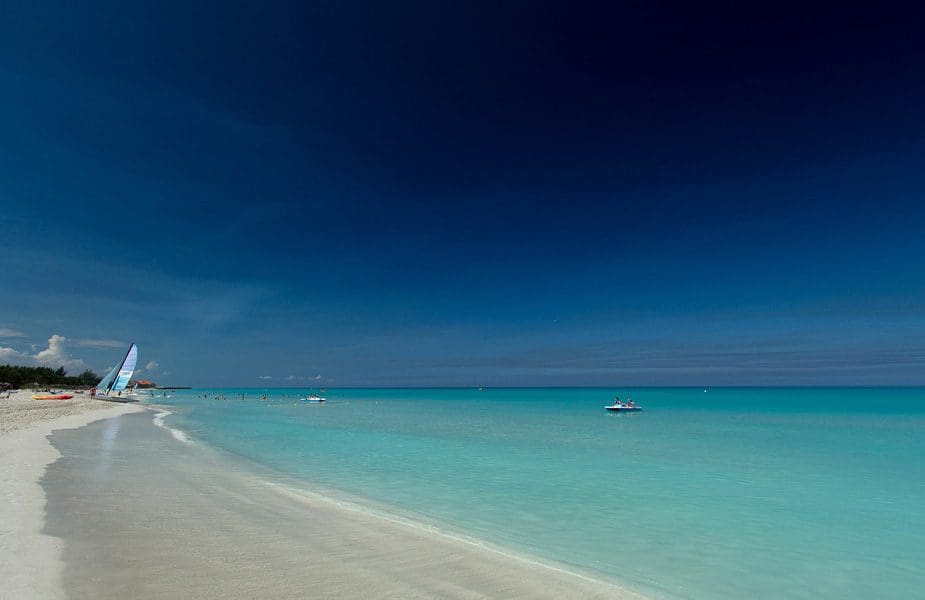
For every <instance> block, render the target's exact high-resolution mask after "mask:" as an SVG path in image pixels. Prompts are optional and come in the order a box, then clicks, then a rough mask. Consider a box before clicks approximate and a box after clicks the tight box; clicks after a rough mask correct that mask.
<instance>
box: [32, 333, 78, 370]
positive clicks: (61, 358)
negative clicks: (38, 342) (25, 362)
mask: <svg viewBox="0 0 925 600" xmlns="http://www.w3.org/2000/svg"><path fill="white" fill-rule="evenodd" d="M32 358H33V359H35V361H36V362H37V363H39V364H40V365H47V366H50V367H64V368H65V369H71V370H77V369H86V368H87V365H86V363H84V361H82V360H81V359H79V358H71V357H70V356H69V355H68V353H67V338H66V337H64V336H63V335H58V334H57V333H56V334H54V335H52V336H51V337H50V338H48V348H45V349H44V350H42V351H40V352H38V353H37V354H36V355H35V356H33V357H32Z"/></svg>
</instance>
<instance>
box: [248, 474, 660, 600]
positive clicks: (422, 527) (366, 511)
mask: <svg viewBox="0 0 925 600" xmlns="http://www.w3.org/2000/svg"><path fill="white" fill-rule="evenodd" d="M263 483H264V484H265V485H267V486H268V487H270V488H272V489H274V490H276V491H277V492H278V493H280V494H282V495H284V496H287V497H289V498H292V499H294V500H298V501H303V502H305V501H308V502H324V503H327V504H331V505H333V506H336V507H337V508H339V509H341V510H346V511H351V512H356V513H360V514H363V515H365V516H368V517H373V518H376V519H381V520H383V521H388V522H390V523H394V524H396V525H401V526H404V527H409V528H411V529H415V530H417V531H422V532H425V533H428V534H430V535H434V536H437V537H442V538H446V539H449V540H453V541H456V542H460V543H463V544H467V545H469V546H474V547H476V548H479V549H480V550H483V551H487V552H492V553H494V554H498V555H501V556H504V557H506V558H510V559H513V560H517V561H520V562H523V563H527V564H530V565H533V566H537V567H541V568H543V569H548V570H550V571H555V572H558V573H562V574H564V575H568V576H571V577H577V578H578V579H582V580H584V581H588V582H592V583H597V584H603V585H612V586H614V587H617V588H618V589H620V590H621V591H622V592H624V593H627V594H634V596H633V597H637V596H635V594H640V593H639V592H637V591H635V590H631V589H630V588H629V587H624V586H625V585H626V584H617V583H615V582H612V581H609V582H608V581H605V580H603V579H599V578H596V577H591V576H589V575H587V574H584V573H581V572H579V571H578V570H574V569H565V568H562V567H560V566H556V565H554V564H551V563H550V562H546V561H543V560H540V559H538V558H533V557H529V556H526V555H524V554H519V553H516V552H511V551H508V550H506V549H504V548H501V547H500V546H496V545H494V544H491V543H489V542H486V541H485V540H481V539H478V538H475V537H472V536H468V535H465V534H461V533H453V532H449V531H446V530H443V529H440V528H439V527H436V526H434V525H429V524H427V523H421V522H419V521H414V520H412V519H408V518H406V517H401V516H398V515H395V514H390V513H387V512H384V511H382V510H376V509H374V508H371V507H368V506H363V505H361V504H357V503H355V502H350V501H348V500H343V499H340V498H334V497H331V496H327V495H325V494H319V493H317V492H311V491H309V490H306V489H304V488H295V487H292V486H289V485H284V484H280V483H275V482H271V481H264V482H263ZM638 597H640V598H642V596H641V595H639V596H638Z"/></svg>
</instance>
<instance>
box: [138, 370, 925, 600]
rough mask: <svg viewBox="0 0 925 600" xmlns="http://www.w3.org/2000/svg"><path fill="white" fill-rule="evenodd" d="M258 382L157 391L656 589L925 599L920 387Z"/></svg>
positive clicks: (357, 490)
mask: <svg viewBox="0 0 925 600" xmlns="http://www.w3.org/2000/svg"><path fill="white" fill-rule="evenodd" d="M263 392H264V390H262V389H261V390H257V389H248V390H235V389H223V390H187V391H182V392H172V394H173V395H172V396H171V397H170V398H166V399H165V398H157V399H156V400H155V401H156V402H158V403H161V404H167V405H170V406H171V407H172V409H171V410H173V411H174V413H175V414H173V415H170V416H169V417H168V418H167V424H168V425H170V426H172V427H176V428H179V429H181V430H183V431H185V432H186V433H187V434H188V435H189V436H190V437H192V439H194V440H197V441H199V442H205V443H207V444H209V445H212V446H214V447H217V448H220V449H223V450H226V451H228V452H230V453H232V454H234V455H237V456H240V457H243V458H246V459H250V460H251V461H254V462H256V463H259V464H261V465H264V466H266V467H269V468H270V469H272V470H274V471H277V472H279V473H280V474H281V476H282V475H285V476H286V477H287V478H296V479H299V480H303V481H305V482H306V486H305V487H306V488H307V489H312V486H313V485H315V486H317V485H319V484H320V485H321V486H324V487H325V488H329V489H334V490H339V491H341V492H343V493H345V494H347V495H349V497H351V498H354V499H356V498H359V499H365V500H368V501H369V502H370V503H374V504H375V505H376V506H380V507H381V506H387V507H390V508H391V509H394V511H395V512H396V513H397V514H401V515H405V516H411V517H413V518H414V519H416V520H418V521H421V522H424V523H427V524H435V525H437V526H439V527H441V528H444V529H446V530H449V531H453V532H459V533H463V534H468V535H471V536H474V537H477V538H480V539H484V540H486V541H488V542H490V543H493V544H495V545H500V546H502V547H505V548H509V549H511V550H514V551H520V552H528V553H530V554H532V555H535V556H540V557H544V558H548V559H552V560H555V561H557V562H560V563H564V564H566V565H573V566H575V567H576V568H577V569H579V570H582V571H591V572H597V573H599V574H602V575H604V576H606V577H611V578H617V579H620V580H622V581H624V582H626V583H628V584H629V585H630V586H635V587H638V588H639V589H641V590H643V591H649V592H650V593H653V592H654V593H655V594H656V595H659V596H664V597H668V598H694V599H701V598H737V599H738V598H755V597H763V598H875V597H876V598H911V597H925V591H923V590H925V389H922V388H907V389H900V388H889V389H880V388H877V389H835V388H831V389H819V388H798V389H787V388H740V389H733V388H720V389H710V390H708V391H707V392H704V390H703V389H702V388H699V389H686V388H664V389H655V388H649V389H637V390H604V389H588V388H580V389H486V390H484V391H481V392H479V391H477V390H474V389H378V390H373V389H329V390H328V391H327V393H326V394H325V396H326V397H327V399H328V402H327V403H326V404H324V405H318V404H308V403H304V402H300V401H299V400H297V398H298V397H300V396H301V397H304V396H305V395H306V394H307V390H304V389H269V390H267V394H268V401H266V402H263V401H261V400H260V396H261V395H262V394H263ZM627 392H629V394H627ZM242 393H246V394H247V396H246V399H244V400H241V394H242ZM615 393H619V394H620V396H621V398H625V397H626V396H627V395H631V396H632V397H633V399H634V400H635V401H636V402H637V403H638V404H640V405H642V406H643V407H644V408H645V411H644V412H642V413H637V414H608V413H606V412H605V411H604V409H603V406H604V405H605V404H608V403H609V401H610V400H611V398H612V397H613V396H614V394H615ZM215 394H220V395H224V396H225V397H226V398H227V399H226V400H221V399H216V398H215ZM204 395H208V396H209V397H208V398H206V397H203V396H204ZM287 396H288V397H287Z"/></svg>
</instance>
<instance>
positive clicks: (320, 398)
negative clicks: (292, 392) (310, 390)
mask: <svg viewBox="0 0 925 600" xmlns="http://www.w3.org/2000/svg"><path fill="white" fill-rule="evenodd" d="M327 400H328V399H327V398H325V397H324V396H316V395H315V394H312V395H310V396H309V397H307V398H302V401H303V402H318V403H321V402H327Z"/></svg>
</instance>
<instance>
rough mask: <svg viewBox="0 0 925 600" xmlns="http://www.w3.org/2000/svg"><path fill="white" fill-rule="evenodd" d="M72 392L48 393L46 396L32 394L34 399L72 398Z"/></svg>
mask: <svg viewBox="0 0 925 600" xmlns="http://www.w3.org/2000/svg"><path fill="white" fill-rule="evenodd" d="M73 397H74V396H73V395H72V394H46V395H44V396H32V399H33V400H70V399H71V398H73Z"/></svg>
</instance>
